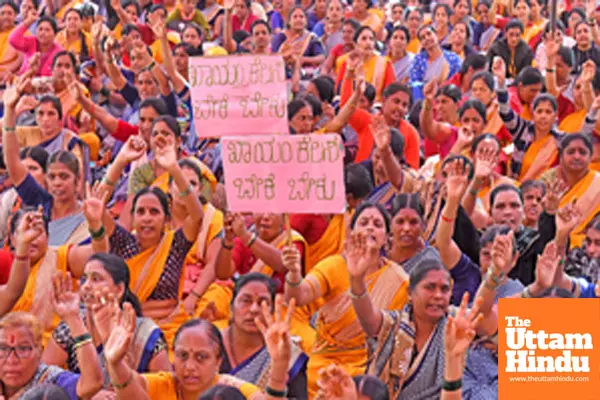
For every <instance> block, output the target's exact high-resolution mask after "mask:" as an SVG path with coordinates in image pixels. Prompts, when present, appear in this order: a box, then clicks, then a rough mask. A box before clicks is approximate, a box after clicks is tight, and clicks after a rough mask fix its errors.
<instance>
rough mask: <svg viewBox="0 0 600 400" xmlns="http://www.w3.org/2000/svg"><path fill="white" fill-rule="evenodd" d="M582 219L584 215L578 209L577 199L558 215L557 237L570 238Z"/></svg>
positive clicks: (559, 211)
mask: <svg viewBox="0 0 600 400" xmlns="http://www.w3.org/2000/svg"><path fill="white" fill-rule="evenodd" d="M582 218H583V214H582V213H581V210H580V209H579V207H577V199H574V200H573V201H572V202H571V203H569V204H567V205H566V206H564V207H563V208H561V209H560V210H558V212H557V213H556V236H557V237H561V238H565V239H566V238H568V237H569V235H570V234H571V232H573V230H574V229H575V228H576V227H577V226H578V225H579V223H580V222H581V219H582Z"/></svg>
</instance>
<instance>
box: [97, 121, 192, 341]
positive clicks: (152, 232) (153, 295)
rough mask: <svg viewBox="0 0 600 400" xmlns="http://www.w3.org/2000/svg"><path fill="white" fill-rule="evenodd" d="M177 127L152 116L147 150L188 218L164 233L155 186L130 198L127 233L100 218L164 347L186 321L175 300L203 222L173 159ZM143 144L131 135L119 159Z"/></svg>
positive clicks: (163, 200)
mask: <svg viewBox="0 0 600 400" xmlns="http://www.w3.org/2000/svg"><path fill="white" fill-rule="evenodd" d="M179 129H180V128H179V124H178V123H177V120H176V119H175V118H173V117H171V116H161V117H159V118H157V119H156V120H155V121H154V123H153V126H152V138H151V146H152V147H153V148H155V149H156V151H155V153H154V161H155V162H156V164H157V165H158V166H159V167H160V168H161V169H163V170H164V171H166V173H167V174H168V175H169V176H170V177H171V178H172V179H173V181H174V182H175V185H176V186H177V189H178V191H179V193H178V194H177V195H178V196H180V197H181V198H182V199H184V201H185V204H186V207H187V210H188V216H187V218H186V220H185V221H184V222H183V225H182V226H181V227H180V228H179V229H177V230H167V227H168V223H169V219H170V205H169V201H168V199H167V195H166V194H165V192H163V191H162V190H161V189H159V188H156V187H147V188H144V189H142V190H140V191H139V192H137V193H136V195H135V197H134V198H133V203H132V204H133V208H132V210H133V211H132V214H133V216H132V218H133V221H132V227H133V233H131V232H129V231H127V230H126V229H124V228H123V227H121V226H119V225H116V224H115V222H114V220H113V219H112V218H105V226H106V230H107V232H108V234H109V235H110V247H111V252H113V253H115V254H117V255H119V256H120V257H122V258H123V259H125V260H126V261H127V265H128V266H129V269H130V273H131V284H130V289H131V291H132V292H133V293H134V294H135V295H136V296H137V297H138V299H139V300H140V302H141V303H142V310H143V314H144V316H146V317H150V318H152V319H154V321H155V322H156V323H157V325H158V326H159V327H160V328H161V329H162V331H163V332H164V334H165V338H166V339H167V343H169V344H172V341H173V338H174V335H175V332H176V330H177V328H178V326H179V325H181V324H182V323H184V322H185V321H187V320H188V319H189V316H188V314H187V313H186V312H185V310H184V308H183V304H182V303H181V302H180V299H181V295H182V292H183V282H184V279H183V265H184V261H185V258H186V256H187V254H188V252H189V250H190V249H191V248H192V246H193V244H194V242H195V241H196V239H197V237H198V233H199V231H200V225H201V223H202V220H203V218H204V214H203V211H202V204H201V203H200V200H199V198H198V196H196V195H194V194H193V192H194V188H193V187H191V183H190V181H189V180H188V178H187V177H186V175H185V174H184V173H183V170H182V168H181V167H180V166H179V164H178V161H177V151H176V147H175V143H178V142H177V140H176V139H177V138H179V137H180V136H181V132H180V130H179ZM145 146H146V145H145V142H144V141H143V139H141V138H139V137H137V136H132V137H131V138H130V140H129V141H128V142H127V144H126V147H125V148H124V149H122V150H121V151H122V152H124V155H123V158H124V159H135V158H136V156H141V155H142V154H144V153H145ZM119 163H122V161H119ZM121 166H122V164H121V165H120V166H119V168H120V167H121Z"/></svg>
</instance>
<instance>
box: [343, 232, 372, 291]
mask: <svg viewBox="0 0 600 400" xmlns="http://www.w3.org/2000/svg"><path fill="white" fill-rule="evenodd" d="M344 257H346V266H347V268H348V273H349V274H350V278H351V279H360V280H363V279H364V278H365V276H366V275H367V271H368V270H369V267H371V266H373V265H377V262H378V258H379V247H378V246H377V243H376V242H375V240H374V239H373V238H370V237H368V236H367V235H366V234H364V233H362V232H353V233H352V234H351V235H350V237H349V238H348V239H346V242H345V243H344Z"/></svg>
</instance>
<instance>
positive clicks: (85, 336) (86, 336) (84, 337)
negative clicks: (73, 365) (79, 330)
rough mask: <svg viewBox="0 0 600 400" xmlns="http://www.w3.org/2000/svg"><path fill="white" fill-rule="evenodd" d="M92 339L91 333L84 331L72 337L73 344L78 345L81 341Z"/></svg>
mask: <svg viewBox="0 0 600 400" xmlns="http://www.w3.org/2000/svg"><path fill="white" fill-rule="evenodd" d="M91 339H92V335H90V334H89V332H88V333H84V334H83V335H79V336H76V337H74V338H73V346H76V345H78V344H79V343H81V342H84V341H86V340H91Z"/></svg>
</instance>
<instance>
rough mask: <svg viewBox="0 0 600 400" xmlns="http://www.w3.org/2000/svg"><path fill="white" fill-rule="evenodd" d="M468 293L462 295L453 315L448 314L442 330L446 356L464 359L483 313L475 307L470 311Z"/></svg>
mask: <svg viewBox="0 0 600 400" xmlns="http://www.w3.org/2000/svg"><path fill="white" fill-rule="evenodd" d="M468 304H469V293H468V292H465V294H464V295H463V298H462V301H461V303H460V307H459V308H458V311H457V313H456V315H455V316H451V315H450V316H448V322H447V323H446V329H445V331H444V348H445V351H446V357H447V358H448V357H452V358H459V359H461V360H464V359H465V356H466V354H467V350H468V348H469V346H470V345H471V342H472V341H473V339H474V338H475V334H476V332H477V331H476V330H477V325H478V324H479V323H480V322H481V320H482V319H483V315H482V314H480V313H478V312H477V308H475V307H474V308H473V309H471V310H470V311H469V310H468V309H467V306H468Z"/></svg>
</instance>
